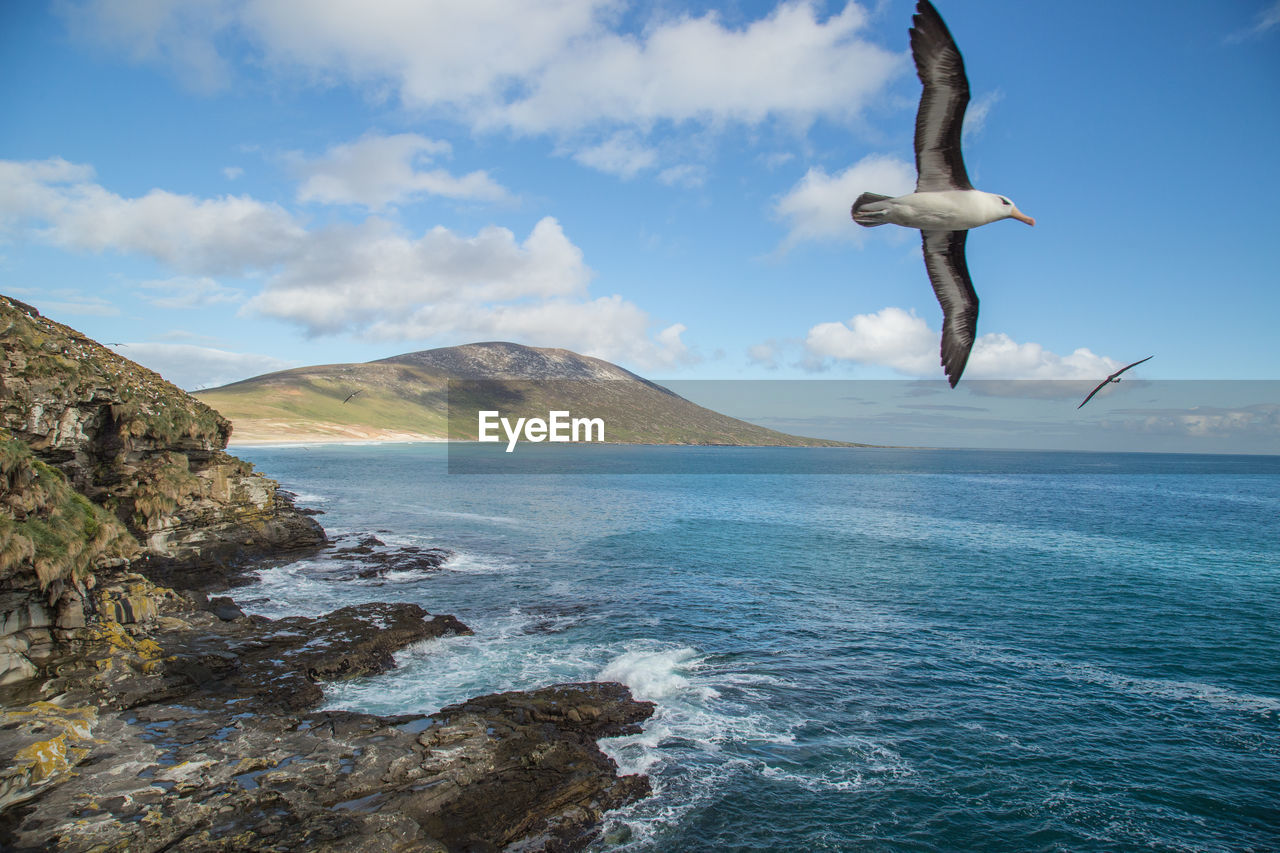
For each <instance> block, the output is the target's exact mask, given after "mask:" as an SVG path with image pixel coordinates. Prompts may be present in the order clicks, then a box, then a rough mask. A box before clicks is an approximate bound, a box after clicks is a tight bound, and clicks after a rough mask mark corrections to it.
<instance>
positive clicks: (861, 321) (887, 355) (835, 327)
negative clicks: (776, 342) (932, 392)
mask: <svg viewBox="0 0 1280 853" xmlns="http://www.w3.org/2000/svg"><path fill="white" fill-rule="evenodd" d="M805 347H806V348H807V349H808V351H809V352H810V354H812V355H814V356H817V357H818V358H832V359H835V360H837V361H854V362H858V363H860V364H879V365H885V366H887V367H892V368H893V369H895V370H897V371H899V372H901V373H905V374H907V375H909V376H924V375H928V374H929V373H930V372H931V371H932V370H933V369H934V368H935V367H936V366H937V362H938V334H937V333H936V332H934V331H933V330H932V329H930V328H929V326H928V324H927V323H925V321H924V320H923V319H921V318H920V317H917V316H916V315H915V314H914V313H911V312H907V311H904V310H902V309H901V308H894V307H888V308H884V309H882V310H880V311H878V312H876V313H875V314H859V315H857V316H855V317H854V318H853V319H852V320H850V321H849V323H848V324H847V325H846V324H845V323H819V324H818V325H816V326H814V327H813V328H812V329H810V330H809V336H808V338H807V339H806V340H805Z"/></svg>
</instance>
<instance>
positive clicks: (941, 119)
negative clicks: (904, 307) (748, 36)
mask: <svg viewBox="0 0 1280 853" xmlns="http://www.w3.org/2000/svg"><path fill="white" fill-rule="evenodd" d="M912 23H913V24H914V26H912V28H911V30H910V35H911V55H912V56H913V57H915V61H916V73H917V74H918V75H919V76H920V82H921V83H923V84H924V91H923V92H922V93H921V94H920V108H919V110H918V111H917V112H916V143H915V147H916V173H917V178H916V191H915V192H913V193H910V194H909V195H904V196H898V197H897V198H891V197H889V196H886V195H880V194H878V193H863V194H862V195H860V196H858V200H857V201H855V202H854V203H853V221H854V222H856V223H858V224H859V225H864V226H866V227H868V228H874V227H875V226H877V225H884V224H885V223H887V222H891V223H893V224H894V225H904V226H906V227H907V228H919V229H920V234H921V236H922V237H923V238H924V264H925V267H926V268H927V269H928V271H929V281H930V282H931V283H932V284H933V292H934V293H935V294H937V296H938V302H940V303H941V304H942V366H943V368H944V369H945V370H946V374H947V377H948V378H949V379H950V380H951V387H952V388H954V387H955V386H956V383H957V382H959V381H960V374H961V373H963V372H964V365H965V362H967V361H968V360H969V350H970V349H972V348H973V338H974V334H975V332H976V330H977V327H978V294H976V293H975V292H974V290H973V282H972V281H970V279H969V267H968V265H967V264H966V263H965V259H964V242H965V238H967V237H968V236H969V229H970V228H977V227H978V226H979V225H986V224H988V223H990V222H997V221H999V220H1001V219H1016V220H1018V221H1019V222H1025V223H1027V224H1028V225H1035V224H1036V221H1035V220H1034V219H1032V218H1031V217H1030V216H1027V215H1026V214H1024V213H1023V212H1022V211H1020V210H1018V208H1017V207H1016V206H1015V205H1014V203H1013V202H1011V201H1010V200H1009V199H1008V198H1006V197H1005V196H1002V195H996V194H994V193H986V192H982V191H981V190H975V189H974V188H973V184H971V183H969V175H968V173H967V172H965V169H964V158H963V156H962V155H961V153H960V133H961V130H962V129H963V126H964V110H965V107H967V106H968V105H969V80H968V78H967V77H966V76H965V73H964V60H963V59H961V58H960V49H959V48H957V47H956V43H955V40H954V39H953V38H951V33H950V32H949V31H948V30H947V25H946V24H944V23H943V22H942V16H941V15H939V14H938V10H937V9H935V8H933V4H932V3H930V2H929V0H919V3H918V4H917V5H916V14H915V16H914V17H913V18H912Z"/></svg>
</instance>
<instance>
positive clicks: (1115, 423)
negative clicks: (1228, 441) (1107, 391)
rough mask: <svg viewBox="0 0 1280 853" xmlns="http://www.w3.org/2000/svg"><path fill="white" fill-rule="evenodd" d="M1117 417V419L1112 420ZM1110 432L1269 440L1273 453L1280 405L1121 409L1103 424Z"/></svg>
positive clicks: (1279, 435) (1279, 443)
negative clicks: (1144, 409) (1126, 431)
mask: <svg viewBox="0 0 1280 853" xmlns="http://www.w3.org/2000/svg"><path fill="white" fill-rule="evenodd" d="M1112 417H1116V418H1117V419H1116V420H1112V419H1111V418H1112ZM1102 426H1103V427H1104V428H1107V429H1113V430H1114V429H1120V430H1128V431H1135V432H1141V433H1149V434H1156V435H1185V436H1192V437H1195V438H1245V437H1251V438H1256V439H1264V440H1267V441H1268V443H1269V444H1270V446H1271V449H1272V452H1274V450H1275V449H1276V448H1280V405H1277V404H1275V403H1255V404H1254V405H1251V406H1241V407H1239V408H1222V407H1211V406H1193V407H1191V408H1190V409H1182V410H1178V409H1161V410H1147V411H1143V410H1121V411H1118V412H1113V413H1110V415H1109V416H1108V418H1106V419H1104V420H1103V421H1102Z"/></svg>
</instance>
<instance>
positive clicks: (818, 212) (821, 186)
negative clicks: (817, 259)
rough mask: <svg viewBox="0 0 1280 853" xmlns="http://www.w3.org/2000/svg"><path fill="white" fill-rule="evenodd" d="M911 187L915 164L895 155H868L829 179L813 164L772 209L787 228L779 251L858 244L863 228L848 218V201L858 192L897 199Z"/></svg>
mask: <svg viewBox="0 0 1280 853" xmlns="http://www.w3.org/2000/svg"><path fill="white" fill-rule="evenodd" d="M915 183H916V170H915V166H913V165H911V164H909V163H905V162H903V161H902V160H899V159H897V158H896V157H886V156H883V155H875V154H873V155H869V156H867V157H863V158H862V159H861V160H859V161H858V162H857V163H855V164H853V165H852V166H850V167H849V168H847V169H845V170H844V171H843V172H840V173H838V174H835V175H828V174H827V173H826V171H824V170H823V169H822V168H821V167H817V166H815V167H813V168H811V169H809V171H808V172H806V173H805V176H804V177H803V178H801V179H800V180H799V182H797V183H796V185H795V186H794V187H792V188H791V190H790V191H789V192H788V193H787V194H786V195H784V196H783V197H782V198H780V199H778V202H777V204H775V205H774V214H775V215H776V216H777V217H778V218H779V219H782V220H784V221H785V222H786V224H787V236H786V237H785V238H784V239H783V242H782V248H783V249H784V250H786V249H790V248H792V247H794V246H795V245H797V244H798V243H802V242H805V241H809V240H819V241H823V240H849V241H855V242H856V241H860V240H862V239H863V238H864V237H865V236H866V232H867V229H865V228H863V227H862V226H860V225H857V224H855V223H854V221H853V220H852V219H851V218H850V217H849V209H850V208H851V207H852V206H853V202H854V199H856V198H857V197H858V196H859V195H861V194H862V193H864V192H875V193H881V194H883V195H894V196H896V195H902V194H904V193H909V192H911V190H912V188H913V187H915Z"/></svg>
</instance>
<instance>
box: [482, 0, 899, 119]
mask: <svg viewBox="0 0 1280 853" xmlns="http://www.w3.org/2000/svg"><path fill="white" fill-rule="evenodd" d="M866 18H867V16H866V13H865V12H864V11H863V10H862V9H861V8H860V7H859V6H857V5H855V4H853V3H849V4H848V5H846V6H845V7H844V9H843V10H842V11H840V12H839V13H838V14H835V15H832V16H830V17H828V18H827V19H826V20H825V21H823V20H819V19H818V14H817V10H816V9H815V6H814V4H813V3H809V2H791V3H784V4H782V5H780V6H778V7H777V8H776V9H774V11H773V12H772V13H771V14H769V16H768V17H766V18H762V19H760V20H756V21H752V22H751V23H749V24H747V25H746V26H745V27H743V28H740V29H735V28H731V27H726V26H725V25H724V24H723V23H722V22H721V20H720V19H719V17H718V15H717V14H716V13H714V12H712V13H708V14H707V15H704V16H702V17H697V18H694V17H687V16H686V17H680V18H677V19H674V20H666V21H661V22H657V23H655V24H651V25H650V26H649V27H647V28H646V29H645V30H644V33H643V36H641V37H635V36H630V35H623V34H618V33H612V32H596V33H593V34H592V37H590V38H587V39H580V40H577V41H575V42H573V43H572V44H571V45H566V49H563V50H561V51H559V52H557V53H556V55H555V56H554V57H553V59H552V61H550V62H548V63H547V64H546V65H545V66H544V67H542V68H539V69H537V70H536V73H534V74H532V75H530V76H529V79H528V83H529V85H528V86H527V89H526V92H527V93H526V94H524V95H523V96H522V97H517V98H514V99H512V100H511V101H509V102H507V103H501V104H498V105H496V106H495V107H494V108H493V109H492V110H490V111H489V113H488V114H487V115H484V116H483V117H482V121H484V122H488V123H492V124H497V125H506V126H509V127H514V128H516V129H518V130H525V131H530V132H547V131H553V130H556V131H562V130H566V129H568V130H572V129H578V128H582V127H587V126H592V125H598V124H601V123H610V122H616V123H622V124H629V125H635V126H639V127H649V126H651V125H652V124H654V123H656V122H661V121H668V122H674V123H680V122H684V121H697V122H703V123H708V124H719V123H725V122H739V123H744V124H749V125H752V124H758V123H760V122H763V121H765V120H767V119H769V118H782V119H784V120H787V121H790V122H798V123H800V124H805V123H808V122H810V121H812V120H813V119H815V118H817V117H820V116H825V117H832V118H847V117H849V116H852V115H854V114H856V113H857V112H858V111H859V110H860V109H861V107H862V105H863V104H864V103H865V102H866V101H867V100H868V99H869V98H870V97H871V96H872V95H873V94H875V93H876V92H878V91H879V90H880V89H881V88H882V87H883V86H884V85H885V84H886V83H887V82H888V81H889V80H890V79H891V77H892V76H893V75H894V74H895V73H897V71H898V70H899V69H900V68H901V67H902V57H900V56H899V55H897V54H893V53H890V52H889V51H886V50H884V49H882V48H879V47H876V46H874V45H871V44H870V43H868V42H865V41H862V40H860V39H858V38H857V37H856V33H857V32H858V31H859V30H860V29H861V28H862V27H863V26H864V25H865V23H866ZM570 48H571V49H570Z"/></svg>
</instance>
